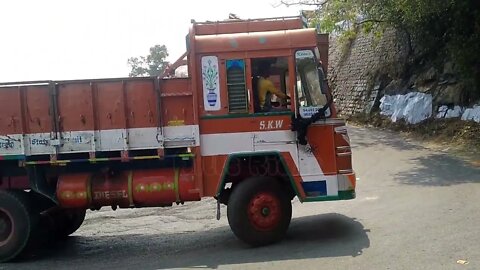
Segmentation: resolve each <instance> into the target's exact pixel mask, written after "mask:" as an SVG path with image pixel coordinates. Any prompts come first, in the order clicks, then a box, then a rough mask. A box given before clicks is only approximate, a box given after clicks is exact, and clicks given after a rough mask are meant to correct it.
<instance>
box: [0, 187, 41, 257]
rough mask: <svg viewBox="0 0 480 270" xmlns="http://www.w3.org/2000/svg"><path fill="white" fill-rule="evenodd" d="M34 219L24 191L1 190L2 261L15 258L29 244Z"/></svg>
mask: <svg viewBox="0 0 480 270" xmlns="http://www.w3.org/2000/svg"><path fill="white" fill-rule="evenodd" d="M33 220H34V218H33V216H32V215H31V212H30V208H29V200H28V197H27V196H26V195H25V194H24V192H23V191H4V190H1V191H0V262H6V261H9V260H12V259H14V258H15V257H17V256H18V255H19V254H20V253H21V252H22V251H23V249H24V248H25V247H26V246H27V243H28V241H29V239H30V235H31V233H32V228H33V227H34V224H33Z"/></svg>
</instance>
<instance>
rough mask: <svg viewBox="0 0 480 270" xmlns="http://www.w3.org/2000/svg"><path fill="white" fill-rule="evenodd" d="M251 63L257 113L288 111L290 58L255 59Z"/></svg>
mask: <svg viewBox="0 0 480 270" xmlns="http://www.w3.org/2000/svg"><path fill="white" fill-rule="evenodd" d="M251 63H252V65H251V66H252V76H253V77H252V90H253V91H252V92H253V102H254V110H255V113H265V112H278V111H288V110H289V107H288V105H287V102H286V101H287V99H289V97H288V95H287V87H286V86H287V85H288V58H287V57H271V58H253V59H252V60H251Z"/></svg>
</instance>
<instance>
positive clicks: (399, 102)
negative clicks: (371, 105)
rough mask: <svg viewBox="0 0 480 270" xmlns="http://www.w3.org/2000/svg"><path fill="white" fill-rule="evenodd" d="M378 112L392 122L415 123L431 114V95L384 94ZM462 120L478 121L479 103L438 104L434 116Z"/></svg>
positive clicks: (417, 93) (412, 93)
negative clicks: (438, 106)
mask: <svg viewBox="0 0 480 270" xmlns="http://www.w3.org/2000/svg"><path fill="white" fill-rule="evenodd" d="M380 102H381V103H380V113H381V114H382V115H386V116H389V117H390V119H391V120H392V122H397V121H398V120H400V119H405V121H407V122H408V123H410V124H417V123H420V122H421V121H423V120H425V119H427V118H430V117H431V116H432V111H433V108H432V95H430V94H424V93H419V92H411V93H408V94H406V95H395V96H388V95H385V96H383V97H382V99H380ZM459 117H461V119H462V120H464V121H475V122H477V123H480V105H476V106H473V108H463V107H460V106H454V107H448V106H440V108H438V112H437V114H436V115H435V118H459Z"/></svg>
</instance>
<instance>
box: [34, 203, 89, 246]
mask: <svg viewBox="0 0 480 270" xmlns="http://www.w3.org/2000/svg"><path fill="white" fill-rule="evenodd" d="M85 213H86V210H85V209H62V208H54V209H50V210H48V211H46V212H45V213H44V214H43V217H44V218H45V219H48V221H47V224H48V225H47V226H48V227H50V228H51V229H52V230H53V233H54V234H55V238H57V239H64V238H66V237H67V236H69V235H70V234H72V233H74V232H76V231H77V230H78V228H80V226H81V225H82V223H83V221H84V220H85Z"/></svg>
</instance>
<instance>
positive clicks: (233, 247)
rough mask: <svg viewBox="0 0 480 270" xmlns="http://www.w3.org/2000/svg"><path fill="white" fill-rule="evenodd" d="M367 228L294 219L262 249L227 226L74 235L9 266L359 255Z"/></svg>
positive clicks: (326, 217) (337, 219) (200, 263)
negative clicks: (281, 236) (280, 238)
mask: <svg viewBox="0 0 480 270" xmlns="http://www.w3.org/2000/svg"><path fill="white" fill-rule="evenodd" d="M139 226H141V224H139ZM367 232H369V230H366V229H365V228H364V227H363V225H362V224H361V223H360V222H358V221H356V220H355V219H354V218H350V217H347V216H344V215H340V214H323V215H317V216H308V217H300V218H295V219H293V220H292V223H291V225H290V229H289V231H288V235H287V237H286V239H285V240H284V241H282V242H281V243H278V244H275V245H271V246H267V247H261V248H250V247H247V246H245V245H244V244H242V243H241V242H240V241H239V240H237V239H236V238H235V237H234V235H233V234H232V233H231V232H230V228H229V227H228V226H223V227H220V228H217V229H212V230H207V231H196V232H186V233H178V234H165V233H163V234H158V235H156V234H154V235H119V236H91V237H83V236H74V237H69V239H68V241H66V242H64V243H61V244H57V245H56V246H52V247H49V248H46V249H43V250H42V251H38V253H37V254H34V255H32V257H31V258H30V259H28V260H27V261H23V262H20V263H15V264H10V266H12V268H15V269H50V268H53V267H59V266H61V267H65V268H68V269H70V268H82V269H84V268H91V269H99V268H109V269H112V268H115V269H133V268H137V269H165V268H167V269H170V268H185V267H194V268H214V269H215V268H217V267H218V266H221V265H231V264H245V263H255V262H272V261H282V260H298V259H310V258H322V257H340V256H359V255H361V254H362V252H363V249H366V248H368V247H369V246H370V240H369V238H368V235H367Z"/></svg>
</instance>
